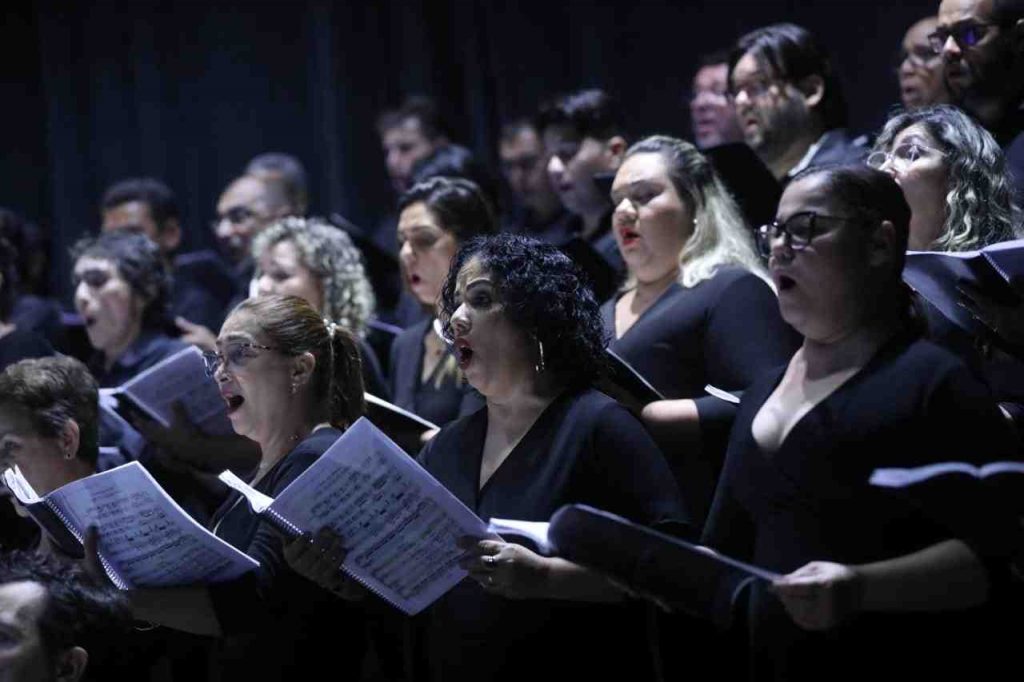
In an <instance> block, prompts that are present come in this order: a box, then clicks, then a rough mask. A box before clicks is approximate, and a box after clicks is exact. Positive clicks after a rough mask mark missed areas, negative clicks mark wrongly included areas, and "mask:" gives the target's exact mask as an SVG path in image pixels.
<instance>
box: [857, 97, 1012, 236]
mask: <svg viewBox="0 0 1024 682" xmlns="http://www.w3.org/2000/svg"><path fill="white" fill-rule="evenodd" d="M915 124H920V125H921V127H923V128H924V129H925V131H927V133H928V135H929V136H931V138H932V139H933V140H934V141H935V144H937V145H938V146H939V151H941V152H942V153H943V154H944V155H945V157H946V164H947V167H948V169H949V176H948V177H949V187H948V192H947V194H946V222H945V224H944V225H943V228H942V233H941V234H940V235H939V237H938V239H936V240H935V242H934V243H933V244H932V245H931V247H930V248H932V249H933V250H935V251H970V250H972V249H980V248H982V247H985V246H988V245H989V244H995V243H997V242H1003V241H1008V240H1010V239H1016V238H1017V237H1018V236H1019V235H1020V230H1021V226H1020V211H1019V209H1018V207H1017V206H1016V205H1015V204H1014V202H1013V189H1012V187H1013V184H1012V182H1011V180H1010V176H1009V170H1008V169H1007V167H1006V157H1005V156H1004V155H1003V151H1002V149H1000V147H999V145H998V144H997V143H996V141H995V139H994V138H993V137H992V135H990V134H989V132H988V131H987V130H985V129H984V128H982V127H981V126H980V125H978V124H977V123H975V122H974V121H973V120H971V118H970V117H968V116H967V115H966V114H964V113H963V112H962V111H960V110H959V109H957V108H956V107H952V106H949V105H947V104H939V105H936V106H931V107H925V108H923V109H917V110H914V111H904V112H901V113H898V114H896V115H895V116H893V117H892V118H890V119H889V120H888V121H887V122H886V124H885V127H884V128H883V129H882V132H881V133H880V134H879V135H878V139H877V140H876V141H875V150H876V151H889V150H890V147H892V144H893V141H894V140H895V139H896V136H897V135H899V134H900V132H902V131H903V130H905V129H907V128H909V127H910V126H912V125H915Z"/></svg>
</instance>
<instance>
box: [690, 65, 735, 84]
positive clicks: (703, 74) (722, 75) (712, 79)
mask: <svg viewBox="0 0 1024 682" xmlns="http://www.w3.org/2000/svg"><path fill="white" fill-rule="evenodd" d="M728 77H729V66H728V65H727V64H709V65H707V66H702V67H701V68H700V69H698V71H697V75H695V76H694V77H693V87H694V89H695V90H721V89H724V88H725V86H726V82H727V81H728Z"/></svg>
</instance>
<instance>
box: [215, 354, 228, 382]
mask: <svg viewBox="0 0 1024 682" xmlns="http://www.w3.org/2000/svg"><path fill="white" fill-rule="evenodd" d="M226 365H227V363H225V362H224V358H222V357H219V356H218V357H217V368H216V369H215V370H213V380H214V381H216V382H217V383H218V384H223V383H224V382H225V381H227V380H228V370H227V366H226Z"/></svg>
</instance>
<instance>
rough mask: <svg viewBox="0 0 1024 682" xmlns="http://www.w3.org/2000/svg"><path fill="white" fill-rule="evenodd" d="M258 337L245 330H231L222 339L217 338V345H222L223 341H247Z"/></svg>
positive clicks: (253, 340) (252, 340)
mask: <svg viewBox="0 0 1024 682" xmlns="http://www.w3.org/2000/svg"><path fill="white" fill-rule="evenodd" d="M255 340H256V337H255V336H253V335H251V334H246V333H245V332H231V333H230V334H228V335H227V336H225V337H224V338H222V339H217V345H218V346H220V345H221V344H222V343H231V342H232V341H246V342H250V343H252V342H255Z"/></svg>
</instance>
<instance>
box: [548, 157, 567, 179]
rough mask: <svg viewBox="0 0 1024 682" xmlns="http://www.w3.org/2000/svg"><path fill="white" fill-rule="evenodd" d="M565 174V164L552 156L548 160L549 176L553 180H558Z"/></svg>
mask: <svg viewBox="0 0 1024 682" xmlns="http://www.w3.org/2000/svg"><path fill="white" fill-rule="evenodd" d="M563 173H565V164H564V163H562V160H561V159H560V158H558V157H557V156H555V155H553V154H552V156H551V158H550V159H549V160H548V175H550V176H551V178H552V179H553V180H558V179H559V178H560V177H561V176H562V174H563Z"/></svg>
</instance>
